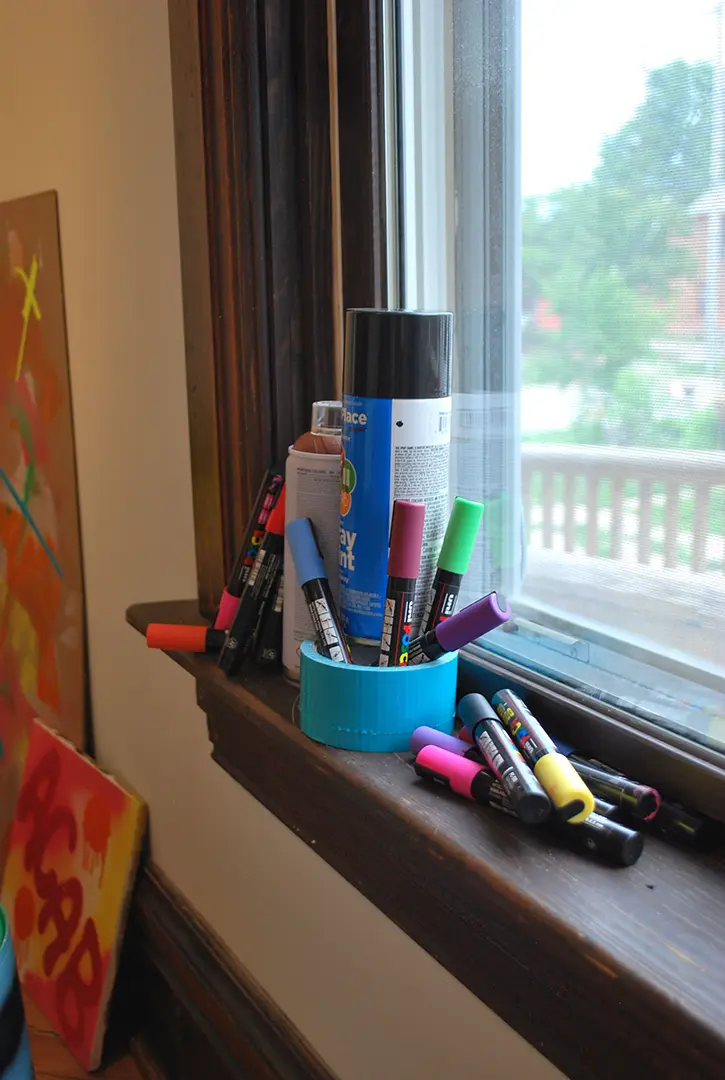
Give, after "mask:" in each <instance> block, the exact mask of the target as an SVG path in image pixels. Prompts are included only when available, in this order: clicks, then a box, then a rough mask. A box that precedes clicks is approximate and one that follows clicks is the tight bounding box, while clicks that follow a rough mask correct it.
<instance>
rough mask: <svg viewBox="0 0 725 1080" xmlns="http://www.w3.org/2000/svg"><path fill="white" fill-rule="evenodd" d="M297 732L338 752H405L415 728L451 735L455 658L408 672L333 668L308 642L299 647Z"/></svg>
mask: <svg viewBox="0 0 725 1080" xmlns="http://www.w3.org/2000/svg"><path fill="white" fill-rule="evenodd" d="M300 655H301V664H300V727H301V728H302V730H303V731H304V733H305V735H309V737H310V738H311V739H315V741H316V742H321V743H326V744H327V745H328V746H338V747H340V749H342V750H372V751H378V752H385V751H387V752H390V751H404V750H407V749H408V748H409V745H410V736H411V735H412V734H413V732H414V731H415V729H416V728H417V727H421V725H427V726H428V727H432V728H436V729H437V730H438V731H444V732H446V733H447V734H450V733H451V732H452V731H453V719H454V716H455V712H456V680H457V678H458V654H457V653H446V655H445V656H442V657H441V658H440V660H436V661H434V662H433V663H430V664H416V665H415V666H413V667H391V668H378V667H361V666H359V665H357V664H335V663H333V661H332V660H328V659H327V658H326V657H324V656H320V655H319V653H318V652H317V650H316V649H315V646H314V645H313V644H312V642H309V641H305V642H303V643H302V647H301V653H300Z"/></svg>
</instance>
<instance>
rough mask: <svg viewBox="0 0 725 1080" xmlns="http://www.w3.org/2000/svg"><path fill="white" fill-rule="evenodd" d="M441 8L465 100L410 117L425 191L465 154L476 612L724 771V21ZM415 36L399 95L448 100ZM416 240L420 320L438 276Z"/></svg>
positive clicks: (461, 331)
mask: <svg viewBox="0 0 725 1080" xmlns="http://www.w3.org/2000/svg"><path fill="white" fill-rule="evenodd" d="M419 8H420V9H421V10H422V11H423V12H426V11H427V12H428V15H429V17H432V16H431V12H433V11H434V10H435V11H436V12H437V13H438V15H437V17H438V19H439V20H442V27H443V29H445V34H447V35H448V36H447V38H446V37H445V36H440V35H439V38H438V40H439V42H445V41H448V42H449V47H447V48H446V47H444V46H441V45H440V43H439V46H438V53H437V55H434V54H433V53H430V54H428V57H429V62H430V64H431V65H432V66H433V67H434V68H435V70H436V71H437V73H438V74H437V79H438V83H439V85H442V86H443V87H445V86H446V85H448V84H447V83H446V78H445V73H446V72H448V73H449V84H450V88H449V90H448V91H446V92H445V93H444V95H443V102H444V107H442V108H441V109H439V113H440V115H437V116H436V118H435V120H434V121H433V120H431V119H430V116H429V115H428V113H427V112H423V111H422V110H421V109H417V110H416V108H415V107H414V104H411V103H412V102H414V97H415V96H414V95H412V94H411V93H410V88H409V90H408V93H407V94H406V93H404V94H403V107H402V110H401V118H402V119H401V123H402V131H403V135H404V139H403V146H404V151H405V152H404V175H405V178H406V184H405V185H404V187H403V191H404V193H405V192H409V191H411V190H416V191H417V192H418V199H419V203H420V190H421V189H420V186H419V185H418V187H416V184H415V178H416V175H417V174H416V169H415V155H412V154H411V153H410V152H409V151H410V144H411V140H412V141H413V142H415V148H416V154H417V159H418V162H420V160H422V158H424V156H425V153H424V151H421V146H422V147H424V148H425V147H426V146H428V147H429V148H430V146H433V147H437V148H438V150H439V153H441V151H442V148H444V147H445V146H446V140H448V146H449V148H452V151H451V150H450V149H449V152H448V153H447V154H441V156H442V158H443V160H445V161H446V162H448V163H449V165H450V172H451V175H450V176H446V175H445V173H442V174H441V175H442V177H443V179H442V180H441V184H442V185H443V187H442V190H443V192H444V196H445V197H444V198H442V199H441V201H440V210H439V211H438V213H437V215H436V217H435V220H436V222H437V223H438V224H440V221H441V219H442V217H444V216H445V215H446V214H448V215H452V218H453V223H454V224H453V235H454V237H455V242H454V250H453V254H452V256H451V257H450V258H448V259H447V261H446V262H445V265H446V267H447V268H448V269H447V273H446V275H445V295H443V289H442V286H441V285H440V283H439V284H438V285H437V286H436V287H437V288H438V289H439V295H440V297H441V299H440V301H439V302H443V301H445V300H446V299H448V300H449V302H450V303H452V305H453V307H454V309H455V312H456V334H457V354H456V364H457V368H456V389H457V392H458V397H457V398H456V401H455V413H454V454H453V459H454V475H453V484H452V487H453V491H454V492H455V493H461V494H467V495H469V496H471V497H482V498H483V499H484V501H485V502H486V514H485V519H484V520H485V526H486V528H485V533H484V536H483V539H482V545H481V548H480V550H479V552H478V558H477V561H476V563H475V565H474V567H473V568H472V571H471V574H470V575H469V579H468V583H467V591H466V598H467V599H472V598H473V597H474V595H480V593H481V592H484V591H487V590H488V589H490V588H492V587H500V588H504V589H506V590H508V591H509V592H510V593H511V594H512V596H513V599H514V610H515V613H516V614H517V616H518V618H517V619H516V620H515V622H514V623H513V624H511V625H510V626H509V627H507V629H506V631H505V632H504V631H499V632H497V633H496V634H495V635H489V637H488V638H487V639H485V646H486V647H488V648H492V649H494V650H496V651H500V652H504V653H506V654H507V655H511V656H514V657H516V658H518V659H520V660H522V661H523V662H525V663H526V664H527V665H529V666H532V667H534V668H535V669H537V670H540V671H541V672H542V673H545V674H548V675H554V676H555V677H557V678H558V679H560V680H562V681H563V682H565V683H568V684H570V685H572V686H576V687H577V688H582V687H584V688H586V689H588V690H590V691H591V693H592V694H594V695H595V696H597V697H599V698H602V699H604V700H607V701H611V702H614V703H616V704H618V705H624V706H625V707H626V708H628V709H630V710H632V711H635V712H638V713H640V714H641V715H643V716H646V717H650V718H656V719H657V720H658V721H659V722H661V723H662V724H664V725H666V726H668V727H670V728H672V729H674V730H677V731H680V732H686V733H687V734H688V736H690V737H692V738H694V739H696V740H698V741H701V742H703V743H707V744H709V745H712V746H714V747H725V694H724V692H723V691H724V690H725V265H724V261H725V240H724V237H725V168H724V165H725V161H724V158H725V75H724V74H723V55H722V54H723V4H722V3H719V2H716V3H714V2H713V0H606V2H605V0H589V2H587V3H582V2H581V0H521V2H520V3H515V2H509V0H449V2H448V3H441V4H439V3H437V0H436V2H432V3H430V4H429V3H428V2H427V0H422V3H421V4H420V5H419ZM401 10H402V11H403V14H402V18H401V24H402V25H401V35H400V58H401V81H402V84H403V86H405V80H406V78H407V79H408V82H410V80H411V72H412V71H415V70H416V66H417V68H419V69H420V72H421V73H420V75H419V82H420V83H421V84H422V85H429V76H426V74H425V55H426V54H425V53H424V52H421V42H422V39H421V38H420V35H419V38H418V48H417V51H414V50H413V45H412V38H411V26H412V23H413V21H414V20H413V18H412V17H411V14H410V12H408V13H407V15H406V12H405V4H402V8H401ZM419 18H420V16H419ZM421 57H422V58H421ZM436 65H437V67H436ZM441 65H442V66H441ZM441 72H443V76H441ZM440 96H441V93H440V92H439V99H440ZM418 98H420V94H418ZM411 132H414V135H411ZM428 153H429V155H430V154H431V151H430V149H429V150H428ZM450 163H452V165H451V164H450ZM439 186H440V185H439ZM403 221H404V235H405V237H406V242H405V243H404V245H403V247H404V254H409V253H410V251H411V246H410V243H409V242H408V238H409V234H415V235H416V236H417V237H418V244H417V248H416V250H415V255H416V259H417V262H416V273H415V281H414V284H413V285H411V284H410V283H409V286H410V287H409V289H408V292H407V294H406V297H405V302H406V303H410V302H411V300H412V302H416V300H417V297H418V296H419V295H421V290H422V288H423V286H422V285H421V282H422V281H423V282H424V281H425V266H426V265H427V264H428V263H431V262H432V259H433V258H434V253H433V252H431V251H428V252H426V249H425V243H424V241H422V240H421V239H420V237H421V233H422V232H424V231H425V215H424V214H421V213H420V205H419V206H418V212H417V213H416V215H415V216H414V218H413V217H412V216H409V215H408V214H407V213H406V211H405V207H403ZM435 265H436V267H437V273H438V275H439V277H440V265H441V263H440V259H439V260H438V262H437V263H436V264H435ZM416 290H417V293H416ZM425 299H427V300H429V299H431V298H430V297H425ZM421 306H422V305H421Z"/></svg>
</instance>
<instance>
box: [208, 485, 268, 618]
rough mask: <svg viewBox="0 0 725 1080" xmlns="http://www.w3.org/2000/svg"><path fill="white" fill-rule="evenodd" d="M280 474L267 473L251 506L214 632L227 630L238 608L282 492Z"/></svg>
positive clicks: (217, 614)
mask: <svg viewBox="0 0 725 1080" xmlns="http://www.w3.org/2000/svg"><path fill="white" fill-rule="evenodd" d="M282 482H283V481H282V471H281V470H280V469H278V468H276V467H273V468H271V469H267V472H266V474H265V477H264V480H263V481H262V483H261V486H260V488H259V491H258V493H257V498H256V500H255V503H254V509H253V510H252V514H251V517H250V519H249V522H248V524H247V528H246V529H245V532H244V539H243V540H242V543H241V546H240V548H239V554H238V555H237V559H236V562H235V563H234V566H233V567H232V572H231V574H230V575H229V581H228V582H227V586H226V588H225V589H224V592H223V593H222V598H221V600H220V601H219V607H218V608H217V612H216V616H215V617H214V629H215V630H228V629H229V627H230V626H231V625H232V622H233V621H234V616H235V614H236V611H237V607H238V606H239V597H240V596H241V595H242V590H243V589H244V586H245V585H246V583H247V578H248V577H249V574H250V572H251V570H252V566H253V565H254V560H255V558H256V556H257V552H258V550H259V545H260V544H261V543H262V540H263V538H264V534H265V531H266V528H267V522H268V521H269V515H270V514H271V512H272V510H273V508H274V504H275V503H276V501H277V498H278V496H279V493H280V491H281V490H282Z"/></svg>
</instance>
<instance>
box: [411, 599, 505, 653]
mask: <svg viewBox="0 0 725 1080" xmlns="http://www.w3.org/2000/svg"><path fill="white" fill-rule="evenodd" d="M510 618H511V608H510V607H509V606H508V604H506V603H504V604H501V602H500V601H499V598H498V596H497V595H496V593H495V592H492V593H489V594H488V596H484V597H482V598H481V599H480V600H476V602H475V603H474V604H469V605H468V607H465V608H464V609H463V611H459V612H458V613H457V614H456V615H451V617H450V619H446V621H445V622H442V623H440V624H439V625H438V626H436V627H435V628H434V629H433V630H429V631H428V633H427V634H423V635H422V636H421V637H419V638H416V639H415V641H413V642H411V644H410V649H409V650H408V663H409V664H421V663H424V662H425V661H426V660H437V659H438V657H439V656H443V654H444V653H447V652H454V651H455V650H456V649H462V648H463V646H464V645H469V644H470V643H471V642H472V641H475V640H476V638H479V637H481V636H482V635H483V634H487V633H488V632H489V630H495V629H496V627H497V626H500V625H501V623H505V622H506V620H507V619H510Z"/></svg>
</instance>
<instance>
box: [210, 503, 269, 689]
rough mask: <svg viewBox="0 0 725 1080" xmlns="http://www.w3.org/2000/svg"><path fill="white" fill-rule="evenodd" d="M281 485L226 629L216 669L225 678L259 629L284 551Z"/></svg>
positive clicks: (237, 666)
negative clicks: (230, 622) (235, 609)
mask: <svg viewBox="0 0 725 1080" xmlns="http://www.w3.org/2000/svg"><path fill="white" fill-rule="evenodd" d="M284 510H285V498H284V486H283V487H282V490H281V491H280V493H279V497H278V499H277V502H276V503H275V505H274V509H273V510H272V513H271V514H270V515H269V521H268V522H267V531H266V532H265V534H264V538H263V540H262V543H261V544H260V545H259V551H258V552H257V557H256V559H255V560H254V565H253V566H252V569H251V572H250V574H249V577H248V578H247V580H246V582H245V584H244V588H243V589H242V595H241V596H240V598H239V606H238V607H237V611H236V614H235V616H234V621H233V622H232V625H231V627H230V628H229V633H228V635H227V640H226V642H225V643H224V648H223V649H222V651H221V654H220V656H219V667H220V668H221V669H222V671H224V672H226V674H227V675H236V673H237V672H238V671H239V669H240V667H241V666H242V664H243V663H244V659H245V657H246V656H247V655H248V653H249V651H250V649H251V648H252V644H253V641H254V635H255V632H256V631H257V629H258V627H259V618H260V615H261V614H262V611H263V608H264V605H265V603H266V602H267V599H268V597H269V595H270V593H271V592H272V589H273V588H274V583H275V581H276V579H277V573H278V572H279V570H280V568H281V566H282V556H283V552H284Z"/></svg>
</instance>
